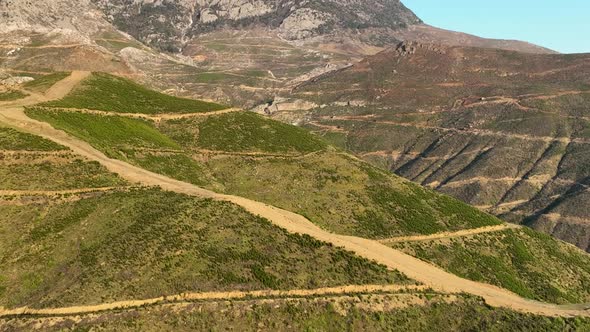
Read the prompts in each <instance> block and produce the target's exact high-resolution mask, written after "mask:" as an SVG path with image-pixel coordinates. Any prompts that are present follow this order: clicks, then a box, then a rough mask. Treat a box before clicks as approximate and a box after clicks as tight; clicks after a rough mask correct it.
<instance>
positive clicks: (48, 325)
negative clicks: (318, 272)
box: [0, 294, 590, 332]
mask: <svg viewBox="0 0 590 332" xmlns="http://www.w3.org/2000/svg"><path fill="white" fill-rule="evenodd" d="M414 301H417V302H418V303H417V304H412V303H413V302H414ZM389 303H397V304H398V305H392V306H389V305H388V304H389ZM2 322H3V321H2V320H0V324H2ZM4 323H5V325H6V326H8V327H9V329H10V328H13V329H16V330H18V329H23V330H28V329H29V328H31V327H33V326H35V327H40V328H42V329H43V330H44V331H62V330H64V329H80V330H86V329H93V328H96V327H100V329H101V330H104V331H137V330H141V331H163V330H177V329H178V328H179V327H182V328H183V329H188V330H197V331H201V330H207V329H210V328H211V327H212V326H215V328H217V329H219V330H240V331H260V330H273V331H334V332H337V331H391V330H392V329H394V330H400V331H434V330H436V331H441V332H447V331H448V332H454V331H547V332H562V331H586V330H588V329H590V320H589V319H588V318H582V317H578V318H553V317H542V316H535V315H531V314H521V313H516V312H514V311H510V310H508V309H502V308H491V307H489V306H488V305H486V304H485V303H484V301H483V300H481V299H479V298H475V297H469V296H465V295H459V296H453V297H448V296H445V295H438V294H424V295H422V294H408V295H404V294H401V295H399V294H398V295H395V294H394V295H389V294H384V295H358V296H352V295H351V296H348V297H335V298H331V297H327V298H296V299H273V300H269V301H266V302H262V301H256V300H243V301H228V302H225V301H223V302H221V301H214V302H198V303H193V304H187V305H177V306H154V307H147V308H142V309H140V310H122V311H116V312H106V313H100V314H98V315H85V316H73V317H64V318H48V319H44V318H37V317H34V318H33V317H31V318H29V317H17V318H8V319H4Z"/></svg>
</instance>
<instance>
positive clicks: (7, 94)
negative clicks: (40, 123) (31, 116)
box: [0, 90, 28, 101]
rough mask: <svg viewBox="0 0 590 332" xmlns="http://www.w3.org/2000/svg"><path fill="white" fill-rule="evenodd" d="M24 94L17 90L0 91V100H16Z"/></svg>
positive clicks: (24, 95)
mask: <svg viewBox="0 0 590 332" xmlns="http://www.w3.org/2000/svg"><path fill="white" fill-rule="evenodd" d="M26 96H28V95H27V94H26V93H24V92H22V91H18V90H8V91H0V101H11V100H18V99H22V98H24V97H26Z"/></svg>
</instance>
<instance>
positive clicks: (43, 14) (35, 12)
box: [0, 0, 110, 34]
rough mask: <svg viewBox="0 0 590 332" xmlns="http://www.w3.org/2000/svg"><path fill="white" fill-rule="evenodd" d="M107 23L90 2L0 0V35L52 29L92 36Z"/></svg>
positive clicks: (73, 0)
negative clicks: (17, 31)
mask: <svg viewBox="0 0 590 332" xmlns="http://www.w3.org/2000/svg"><path fill="white" fill-rule="evenodd" d="M109 25H110V24H109V23H108V22H107V21H106V20H104V15H103V14H102V12H101V11H99V10H98V9H97V8H96V7H95V6H93V5H92V3H91V2H90V0H79V1H78V0H35V1H34V2H32V1H27V0H3V1H0V32H2V33H9V32H10V31H15V30H35V31H40V32H48V31H52V30H55V29H61V30H69V31H76V32H79V33H80V34H92V33H94V32H95V31H98V30H99V29H101V28H104V27H105V26H109Z"/></svg>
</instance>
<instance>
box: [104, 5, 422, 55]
mask: <svg viewBox="0 0 590 332" xmlns="http://www.w3.org/2000/svg"><path fill="white" fill-rule="evenodd" d="M93 1H94V2H95V3H96V4H97V5H98V7H99V8H101V9H102V10H103V11H104V12H105V13H106V14H107V18H108V20H110V21H111V22H112V23H114V24H115V25H116V26H117V27H118V28H120V29H121V30H124V31H126V32H128V33H130V34H131V35H133V36H134V37H136V38H138V39H139V40H142V41H144V42H146V43H147V44H149V45H152V46H157V47H159V48H163V49H168V50H170V51H177V50H178V49H179V48H180V47H181V45H182V44H183V43H184V42H185V41H187V40H188V39H189V38H191V37H194V36H196V35H199V34H202V33H206V32H210V31H214V30H218V29H222V28H230V29H232V28H233V29H235V28H251V27H264V28H267V29H270V30H276V31H277V32H278V33H279V35H280V36H281V37H282V38H284V39H287V40H298V39H304V38H309V37H313V36H317V35H322V34H327V33H332V32H335V31H337V30H351V29H352V30H363V29H369V28H387V29H394V30H397V29H402V28H406V27H408V26H410V25H413V24H418V23H421V20H420V19H419V18H418V17H417V16H416V15H415V14H414V13H413V12H412V11H410V10H409V9H408V8H406V7H405V6H404V5H403V4H402V3H401V2H400V1H398V0H375V1H365V0H339V1H334V0H311V1H310V0H306V1H292V0H278V1H276V0H237V1H233V0H183V1H167V0H164V1H151V0H143V1H136V0H93Z"/></svg>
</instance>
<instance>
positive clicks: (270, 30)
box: [0, 0, 552, 108]
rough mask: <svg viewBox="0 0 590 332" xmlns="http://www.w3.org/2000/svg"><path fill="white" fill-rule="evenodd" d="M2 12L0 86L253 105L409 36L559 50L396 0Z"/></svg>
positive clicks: (113, 5)
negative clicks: (114, 80)
mask: <svg viewBox="0 0 590 332" xmlns="http://www.w3.org/2000/svg"><path fill="white" fill-rule="evenodd" d="M0 15H1V16H2V17H3V18H4V19H3V20H2V21H0V92H1V91H2V89H1V86H2V85H4V84H3V83H4V82H3V81H4V80H5V79H7V80H8V81H9V82H10V81H13V80H17V81H19V80H23V79H29V78H37V77H39V76H41V75H43V74H50V73H52V72H54V71H72V70H84V71H103V72H109V73H113V74H117V75H124V76H127V77H130V78H133V79H134V80H136V81H140V82H141V83H142V84H145V85H148V86H150V87H153V88H156V89H158V90H161V91H163V90H166V91H168V92H171V93H173V94H175V95H179V96H184V97H190V98H198V99H206V100H213V101H216V102H218V103H221V104H225V105H237V106H241V107H246V108H251V107H255V106H258V105H264V104H266V103H268V102H269V101H274V100H275V97H284V96H285V95H286V94H288V92H289V91H290V89H291V88H292V87H293V86H294V85H296V84H297V83H300V82H302V81H305V80H308V79H309V78H312V77H315V76H317V75H320V74H322V73H325V72H329V71H333V70H335V69H339V68H342V67H346V66H348V65H350V64H351V63H354V62H357V61H359V60H360V59H362V58H363V57H364V56H367V55H374V54H376V53H378V52H380V51H382V50H384V49H386V48H388V47H391V46H392V45H395V44H396V43H398V42H399V41H400V40H421V41H432V40H435V41H438V42H444V43H447V44H449V45H469V46H481V47H497V48H503V49H511V50H520V51H524V52H531V53H551V52H552V51H550V50H547V49H543V48H541V47H538V46H535V45H531V44H528V43H524V42H518V41H505V40H490V39H484V38H479V37H476V36H470V35H465V34H460V33H455V32H451V31H446V30H442V29H437V28H433V27H430V26H428V25H425V24H422V23H421V21H420V19H419V18H417V17H416V16H415V15H414V14H413V13H412V12H411V11H409V10H408V9H407V8H406V7H405V6H404V5H403V4H402V3H400V2H399V1H397V0H379V1H377V2H374V1H373V3H371V4H368V3H367V2H366V1H364V0H363V1H359V0H349V1H345V2H343V1H332V0H314V1H306V2H297V3H296V4H295V5H293V4H292V2H289V1H266V0H264V1H249V0H242V1H238V2H235V1H233V2H232V1H195V0H188V1H126V0H118V1H100V0H93V1H90V0H84V1H72V0H58V1H53V0H52V1H50V0H40V1H35V3H34V4H32V3H30V2H27V1H24V0H17V1H5V2H2V3H0ZM296 105H297V106H298V107H301V106H302V105H301V104H297V103H296ZM303 106H305V105H303ZM283 107H292V105H289V104H287V105H284V106H283ZM306 107H309V105H307V106H306Z"/></svg>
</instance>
